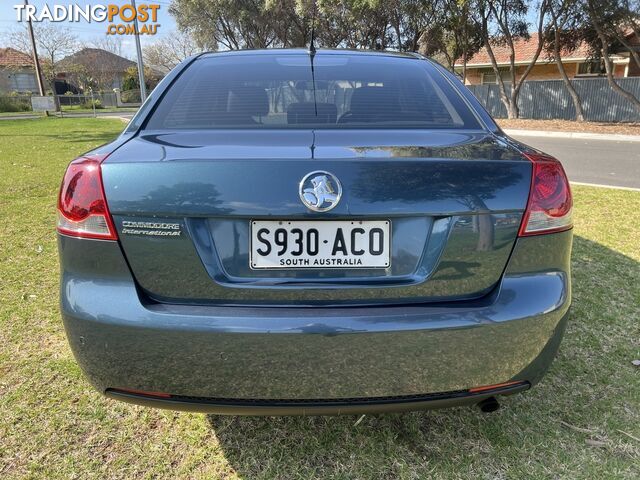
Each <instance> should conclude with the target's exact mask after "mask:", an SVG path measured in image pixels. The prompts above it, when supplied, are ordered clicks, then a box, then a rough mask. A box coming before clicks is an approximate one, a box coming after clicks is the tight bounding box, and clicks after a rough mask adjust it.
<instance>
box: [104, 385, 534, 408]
mask: <svg viewBox="0 0 640 480" xmlns="http://www.w3.org/2000/svg"><path fill="white" fill-rule="evenodd" d="M530 387H531V385H530V384H529V383H528V382H522V383H518V384H514V385H508V386H503V387H497V388H492V389H488V390H485V391H482V392H477V393H475V392H469V391H459V392H443V393H432V394H426V395H407V396H400V397H372V398H357V399H356V398H352V399H337V400H305V401H296V400H243V399H222V398H201V397H182V396H172V397H171V398H162V397H158V396H157V395H145V394H135V393H131V392H123V391H117V390H114V389H107V390H106V392H105V395H106V396H107V397H109V398H113V399H115V400H121V401H123V402H128V403H133V404H135V405H144V406H147V407H155V408H165V409H168V410H182V411H188V412H201V413H216V414H222V415H354V414H362V413H384V412H402V411H411V410H428V409H435V408H445V407H459V406H465V405H473V404H477V403H480V402H482V401H483V400H487V399H488V398H491V397H494V396H496V395H513V394H514V393H518V392H523V391H525V390H527V389H529V388H530Z"/></svg>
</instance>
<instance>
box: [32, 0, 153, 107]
mask: <svg viewBox="0 0 640 480" xmlns="http://www.w3.org/2000/svg"><path fill="white" fill-rule="evenodd" d="M25 1H26V0H25ZM131 6H132V7H133V10H134V11H135V12H136V16H135V18H134V25H135V27H136V35H135V36H136V51H137V53H138V81H139V82H140V100H142V102H143V103H144V101H145V100H146V99H147V87H146V85H145V83H144V65H143V63H142V48H141V47H140V31H139V30H138V9H137V7H136V0H131Z"/></svg>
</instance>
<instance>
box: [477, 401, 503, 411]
mask: <svg viewBox="0 0 640 480" xmlns="http://www.w3.org/2000/svg"><path fill="white" fill-rule="evenodd" d="M478 408H479V409H480V411H482V412H483V413H491V412H495V411H496V410H498V409H499V408H500V403H499V402H498V400H497V399H496V397H489V398H485V399H484V400H482V401H481V402H480V403H478Z"/></svg>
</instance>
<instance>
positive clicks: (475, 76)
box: [466, 62, 640, 85]
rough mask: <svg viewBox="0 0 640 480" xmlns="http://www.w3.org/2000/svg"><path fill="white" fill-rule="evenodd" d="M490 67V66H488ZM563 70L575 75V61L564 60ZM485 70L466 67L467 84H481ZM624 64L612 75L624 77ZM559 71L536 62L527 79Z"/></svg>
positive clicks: (554, 77)
mask: <svg viewBox="0 0 640 480" xmlns="http://www.w3.org/2000/svg"><path fill="white" fill-rule="evenodd" d="M489 68H490V67H489ZM526 68H527V67H526V66H525V65H518V66H517V67H516V75H517V76H518V78H520V76H521V75H522V74H523V73H524V71H525V70H526ZM564 68H565V71H566V72H567V75H568V77H569V78H573V77H575V75H576V73H577V71H578V70H577V62H565V63H564ZM485 70H487V67H483V68H467V82H466V83H467V85H481V84H482V72H483V71H485ZM638 70H639V71H638V73H636V74H635V75H636V76H640V69H638ZM624 72H625V65H615V68H614V76H615V77H624ZM629 76H631V68H630V69H629ZM561 78H562V77H560V72H559V71H558V66H557V65H556V64H555V62H554V63H543V64H538V65H535V66H534V67H533V69H532V70H531V72H530V73H529V76H528V77H527V80H560V79H561Z"/></svg>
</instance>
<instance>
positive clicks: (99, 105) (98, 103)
mask: <svg viewBox="0 0 640 480" xmlns="http://www.w3.org/2000/svg"><path fill="white" fill-rule="evenodd" d="M93 107H95V108H96V109H99V108H104V107H103V106H102V102H101V101H100V100H99V99H97V98H96V99H94V100H93V101H92V100H90V99H89V100H87V101H86V102H84V103H83V104H82V108H88V109H93Z"/></svg>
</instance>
